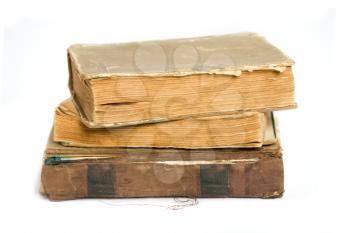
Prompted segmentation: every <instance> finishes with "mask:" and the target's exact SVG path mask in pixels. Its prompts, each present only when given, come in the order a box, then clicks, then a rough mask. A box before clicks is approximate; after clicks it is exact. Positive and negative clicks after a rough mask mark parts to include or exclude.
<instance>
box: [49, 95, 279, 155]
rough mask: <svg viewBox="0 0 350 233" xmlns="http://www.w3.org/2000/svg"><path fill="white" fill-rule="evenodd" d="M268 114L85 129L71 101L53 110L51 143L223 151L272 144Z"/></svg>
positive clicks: (269, 116)
mask: <svg viewBox="0 0 350 233" xmlns="http://www.w3.org/2000/svg"><path fill="white" fill-rule="evenodd" d="M272 131H273V129H272V124H271V114H270V113H265V114H264V113H257V112H250V113H238V114H231V115H219V116H209V117H192V118H186V119H180V120H173V121H168V122H160V123H152V124H142V125H136V126H125V127H118V128H100V129H94V128H88V127H86V126H85V125H84V124H83V123H81V121H80V117H79V113H78V112H77V110H76V108H75V107H74V104H73V102H72V100H71V99H69V100H66V101H64V102H62V103H61V104H60V105H59V106H58V107H57V109H56V113H55V123H54V141H57V142H61V143H62V144H64V145H66V146H81V147H157V148H187V149H196V148H226V147H230V148H233V147H241V148H242V147H260V146H262V145H263V144H264V143H265V144H268V143H273V142H274V137H273V134H271V133H270V132H272Z"/></svg>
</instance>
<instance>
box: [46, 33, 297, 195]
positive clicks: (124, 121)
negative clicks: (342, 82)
mask: <svg viewBox="0 0 350 233" xmlns="http://www.w3.org/2000/svg"><path fill="white" fill-rule="evenodd" d="M68 63H69V74H70V79H69V88H70V91H71V94H72V97H71V98H70V99H67V100H65V101H63V102H62V103H61V104H60V105H59V106H58V107H57V109H56V112H55V121H54V126H53V130H52V133H51V135H50V138H49V141H48V145H47V148H46V151H45V158H44V165H43V168H42V176H41V181H42V192H43V193H45V194H46V195H47V196H48V197H49V198H50V199H52V200H65V199H74V198H85V197H262V198H267V197H280V196H281V195H282V193H283V191H284V185H283V163H282V154H281V146H280V142H279V138H278V129H277V126H276V121H275V119H274V115H273V111H276V110H281V109H290V108H295V106H296V104H295V102H294V81H293V74H292V68H291V67H292V65H293V64H294V62H293V60H291V59H290V58H289V57H287V56H286V55H284V54H283V53H282V52H281V51H280V50H278V49H277V48H276V47H274V46H272V45H271V44H270V43H268V42H267V41H266V40H265V39H264V38H262V37H260V36H258V35H256V34H253V33H240V34H233V35H224V36H213V37H201V38H191V39H177V40H162V41H148V42H134V43H124V44H104V45H98V44H88V45H86V44H79V45H73V46H71V47H70V48H69V49H68Z"/></svg>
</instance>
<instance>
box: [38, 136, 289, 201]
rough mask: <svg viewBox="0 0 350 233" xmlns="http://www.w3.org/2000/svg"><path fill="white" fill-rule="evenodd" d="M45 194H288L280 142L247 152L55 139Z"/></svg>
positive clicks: (50, 150)
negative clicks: (91, 145) (92, 145)
mask: <svg viewBox="0 0 350 233" xmlns="http://www.w3.org/2000/svg"><path fill="white" fill-rule="evenodd" d="M41 182H42V188H41V191H42V193H44V194H45V195H47V196H48V198H49V199H51V200H68V199H76V198H119V197H260V198H273V197H280V196H282V194H283V191H284V186H283V162H282V153H281V147H280V144H279V142H278V140H277V141H276V142H275V143H273V144H271V145H266V146H263V147H260V148H250V149H248V148H246V149H198V150H186V149H155V148H153V149H151V148H148V149H144V148H78V147H65V146H62V145H61V144H58V143H56V142H54V141H53V140H52V136H50V139H49V142H48V145H47V148H46V151H45V160H44V165H43V167H42V175H41Z"/></svg>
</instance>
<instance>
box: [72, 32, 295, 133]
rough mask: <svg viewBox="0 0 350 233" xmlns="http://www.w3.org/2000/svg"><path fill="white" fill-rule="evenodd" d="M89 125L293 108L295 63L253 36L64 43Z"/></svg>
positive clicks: (74, 90) (74, 87) (79, 102)
mask: <svg viewBox="0 0 350 233" xmlns="http://www.w3.org/2000/svg"><path fill="white" fill-rule="evenodd" d="M68 62H69V73H70V81H69V87H70V90H71V93H72V96H73V99H74V102H75V105H76V107H77V109H78V110H79V113H80V115H81V120H82V122H83V123H84V124H85V125H86V126H88V127H90V128H100V127H119V126H127V125H138V124H144V123H155V122H162V121H169V120H175V119H184V118H188V117H192V116H195V117H198V116H211V115H221V114H232V113H236V112H240V111H259V112H266V111H274V110H279V109H287V108H294V107H295V106H296V104H295V102H294V80H293V74H292V69H291V67H292V65H293V64H294V61H293V60H292V59H290V58H289V57H288V56H286V55H284V54H283V53H282V52H281V51H280V50H279V49H277V48H276V47H274V46H273V45H271V44H270V43H268V42H267V41H266V40H265V39H264V38H262V37H260V36H258V35H257V34H254V33H239V34H230V35H223V36H208V37H198V38H187V39H174V40H158V41H145V42H132V43H121V44H76V45H72V46H71V47H69V48H68Z"/></svg>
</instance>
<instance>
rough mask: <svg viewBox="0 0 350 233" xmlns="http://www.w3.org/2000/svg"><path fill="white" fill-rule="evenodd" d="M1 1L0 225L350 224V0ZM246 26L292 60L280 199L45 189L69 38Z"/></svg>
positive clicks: (111, 38) (206, 227)
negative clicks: (46, 154) (348, 3)
mask: <svg viewBox="0 0 350 233" xmlns="http://www.w3.org/2000/svg"><path fill="white" fill-rule="evenodd" d="M1 4H2V6H1V7H0V8H1V10H0V14H1V16H0V17H1V18H0V20H1V31H0V33H1V40H2V41H1V42H2V43H1V44H0V46H1V47H0V51H1V53H0V54H1V58H0V59H1V64H2V66H1V69H2V70H1V79H0V98H1V99H0V101H1V102H0V103H1V108H0V117H1V118H0V124H1V125H0V137H1V138H0V179H1V182H0V232H16V231H22V232H27V231H30V232H60V233H62V232H73V231H76V232H78V231H79V232H80V231H81V232H141V231H142V232H148V231H152V232H154V233H155V232H201V233H204V232H215V233H218V232H269V233H273V232H278V233H284V232H293V233H296V232H307V233H311V232H317V233H323V232H350V227H349V225H348V224H349V213H348V212H349V208H350V205H349V198H350V196H349V195H350V192H349V190H350V189H349V180H348V178H349V173H348V170H349V168H348V167H349V163H350V152H349V148H348V144H349V132H350V127H349V120H350V114H349V109H350V108H349V107H350V103H349V101H350V81H349V80H350V77H349V72H348V66H349V64H348V63H349V57H348V54H349V53H346V51H348V50H347V49H348V46H346V43H349V33H348V32H347V31H346V30H347V29H348V27H349V25H348V22H350V20H349V17H348V14H349V13H348V10H346V9H345V8H343V7H340V10H329V9H326V8H317V7H316V6H324V5H325V4H323V3H321V2H320V1H314V2H311V3H302V4H300V5H299V6H296V5H295V6H294V7H293V5H294V4H296V3H294V2H293V1H287V2H284V3H283V2H281V1H277V2H275V3H272V2H265V1H261V3H260V4H259V5H254V3H252V2H249V3H248V4H247V6H246V7H244V8H242V7H240V5H239V4H238V3H236V2H234V1H219V0H216V1H213V2H208V3H206V2H204V1H193V2H189V1H179V0H176V1H172V2H166V1H140V2H133V1H126V2H124V3H122V2H117V1H111V2H105V1H98V4H96V3H94V2H93V1H88V0H86V1H79V2H76V1H75V2H73V1H57V2H49V1H39V0H38V1H7V2H2V3H1ZM257 4H258V3H257ZM253 6H256V7H255V8H253ZM242 31H254V32H257V33H259V34H261V35H263V36H265V37H266V38H267V39H268V40H270V41H271V42H272V43H273V44H275V45H276V46H277V47H279V48H280V49H282V50H283V51H284V52H285V53H286V54H288V55H289V56H290V57H292V58H293V59H294V60H295V61H296V65H295V67H294V73H295V82H296V100H297V102H298V104H299V107H298V109H296V110H289V111H283V112H279V113H277V115H278V117H279V124H280V130H281V137H282V145H283V146H284V163H285V189H286V192H285V195H284V197H283V198H281V199H273V200H260V199H199V204H198V205H196V206H193V207H187V208H184V209H182V210H177V211H173V210H168V209H166V208H162V207H156V206H152V204H154V205H164V206H170V205H172V204H173V203H174V201H173V199H124V200H113V201H103V200H77V201H66V202H51V201H48V200H47V199H45V198H43V197H41V196H40V195H39V194H38V188H39V177H40V166H41V163H42V156H43V151H44V148H45V143H46V140H47V136H48V133H49V131H50V128H51V126H52V122H53V112H54V108H55V107H56V105H57V104H58V103H60V102H61V101H62V100H64V99H65V98H67V97H68V96H69V92H68V88H67V82H68V72H67V61H66V48H67V47H68V46H69V45H70V44H72V43H108V42H125V41H135V40H148V39H163V38H176V37H193V36H202V35H212V34H225V33H233V32H242ZM120 204H135V205H125V206H121V205H120ZM136 204H150V205H136Z"/></svg>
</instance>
